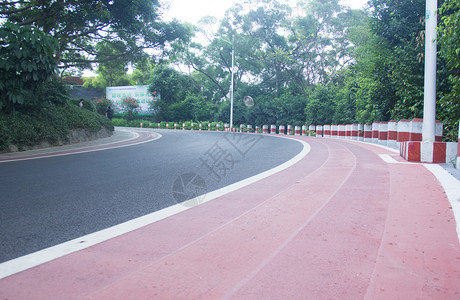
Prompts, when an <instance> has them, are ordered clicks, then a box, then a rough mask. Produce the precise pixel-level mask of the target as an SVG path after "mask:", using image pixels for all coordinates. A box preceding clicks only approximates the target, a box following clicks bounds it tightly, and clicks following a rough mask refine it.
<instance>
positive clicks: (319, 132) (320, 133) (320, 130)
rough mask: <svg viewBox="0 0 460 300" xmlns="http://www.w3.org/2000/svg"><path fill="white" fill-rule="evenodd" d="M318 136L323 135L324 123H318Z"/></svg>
mask: <svg viewBox="0 0 460 300" xmlns="http://www.w3.org/2000/svg"><path fill="white" fill-rule="evenodd" d="M316 136H319V137H323V125H316Z"/></svg>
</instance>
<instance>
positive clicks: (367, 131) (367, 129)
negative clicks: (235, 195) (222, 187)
mask: <svg viewBox="0 0 460 300" xmlns="http://www.w3.org/2000/svg"><path fill="white" fill-rule="evenodd" d="M363 140H364V141H365V142H367V143H370V142H372V124H364V139H363Z"/></svg>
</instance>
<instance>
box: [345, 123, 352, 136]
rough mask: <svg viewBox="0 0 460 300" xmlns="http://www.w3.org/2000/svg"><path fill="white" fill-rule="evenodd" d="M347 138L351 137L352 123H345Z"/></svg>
mask: <svg viewBox="0 0 460 300" xmlns="http://www.w3.org/2000/svg"><path fill="white" fill-rule="evenodd" d="M345 138H346V139H351V124H346V125H345Z"/></svg>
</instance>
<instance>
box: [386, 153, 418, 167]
mask: <svg viewBox="0 0 460 300" xmlns="http://www.w3.org/2000/svg"><path fill="white" fill-rule="evenodd" d="M378 156H379V157H380V158H381V159H382V160H383V161H384V162H386V163H388V164H401V165H413V164H415V163H413V162H408V161H397V160H396V159H394V158H393V156H392V155H391V154H378Z"/></svg>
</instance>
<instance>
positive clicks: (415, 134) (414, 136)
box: [409, 119, 423, 142]
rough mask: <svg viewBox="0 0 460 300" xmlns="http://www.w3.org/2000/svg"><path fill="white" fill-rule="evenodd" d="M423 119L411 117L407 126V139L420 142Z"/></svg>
mask: <svg viewBox="0 0 460 300" xmlns="http://www.w3.org/2000/svg"><path fill="white" fill-rule="evenodd" d="M422 127H423V119H412V121H410V128H409V141H417V142H420V141H422V140H423V138H422Z"/></svg>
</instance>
